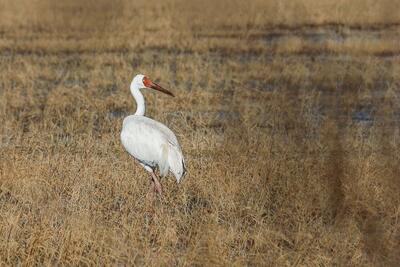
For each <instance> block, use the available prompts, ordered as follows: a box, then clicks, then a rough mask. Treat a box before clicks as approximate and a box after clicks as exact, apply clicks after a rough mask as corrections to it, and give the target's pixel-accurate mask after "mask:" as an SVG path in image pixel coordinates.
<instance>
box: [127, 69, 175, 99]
mask: <svg viewBox="0 0 400 267" xmlns="http://www.w3.org/2000/svg"><path fill="white" fill-rule="evenodd" d="M142 88H149V89H154V90H157V91H160V92H163V93H164V94H167V95H170V96H174V94H173V93H171V92H170V91H168V90H167V89H165V88H162V87H161V86H160V85H158V84H156V83H154V82H152V81H151V80H150V79H149V78H148V77H147V76H145V75H143V74H138V75H136V76H135V77H134V78H133V80H132V83H131V90H133V89H142Z"/></svg>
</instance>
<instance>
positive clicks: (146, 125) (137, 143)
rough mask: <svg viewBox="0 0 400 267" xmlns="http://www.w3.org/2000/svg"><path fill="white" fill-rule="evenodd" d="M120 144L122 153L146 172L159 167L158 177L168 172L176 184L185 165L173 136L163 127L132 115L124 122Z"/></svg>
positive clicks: (150, 120)
mask: <svg viewBox="0 0 400 267" xmlns="http://www.w3.org/2000/svg"><path fill="white" fill-rule="evenodd" d="M121 141H122V144H123V145H124V147H125V149H126V150H127V151H128V152H129V154H131V155H132V156H133V157H134V158H136V159H137V160H138V161H139V162H140V163H141V164H142V165H143V166H144V167H145V169H146V170H148V171H152V170H154V169H155V168H156V167H158V169H159V171H160V175H161V176H165V175H167V174H168V171H171V172H172V173H173V174H174V175H175V178H176V180H177V181H178V182H179V181H180V179H181V178H182V176H183V175H184V172H185V162H184V159H183V155H182V150H181V147H180V145H179V143H178V140H177V139H176V136H175V134H174V133H173V132H172V131H171V130H170V129H169V128H168V127H167V126H165V125H164V124H162V123H160V122H158V121H155V120H152V119H150V118H147V117H144V116H138V115H131V116H128V117H126V118H125V119H124V122H123V126H122V132H121Z"/></svg>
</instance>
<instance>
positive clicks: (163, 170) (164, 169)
mask: <svg viewBox="0 0 400 267" xmlns="http://www.w3.org/2000/svg"><path fill="white" fill-rule="evenodd" d="M168 165H169V164H168V145H166V144H164V145H162V146H161V164H160V165H159V166H158V168H159V169H160V175H161V176H162V177H164V176H166V175H167V174H168V169H169V166H168Z"/></svg>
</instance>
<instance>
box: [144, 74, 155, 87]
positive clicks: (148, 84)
mask: <svg viewBox="0 0 400 267" xmlns="http://www.w3.org/2000/svg"><path fill="white" fill-rule="evenodd" d="M143 84H144V86H146V87H151V85H152V84H153V83H152V82H151V81H150V79H149V78H147V77H146V76H144V77H143Z"/></svg>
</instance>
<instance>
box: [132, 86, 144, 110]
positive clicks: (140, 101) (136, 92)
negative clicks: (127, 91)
mask: <svg viewBox="0 0 400 267" xmlns="http://www.w3.org/2000/svg"><path fill="white" fill-rule="evenodd" d="M131 93H132V95H133V98H135V101H136V112H135V115H138V116H143V115H144V113H145V112H146V105H145V103H144V97H143V94H142V92H140V88H138V87H136V86H135V85H131Z"/></svg>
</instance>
